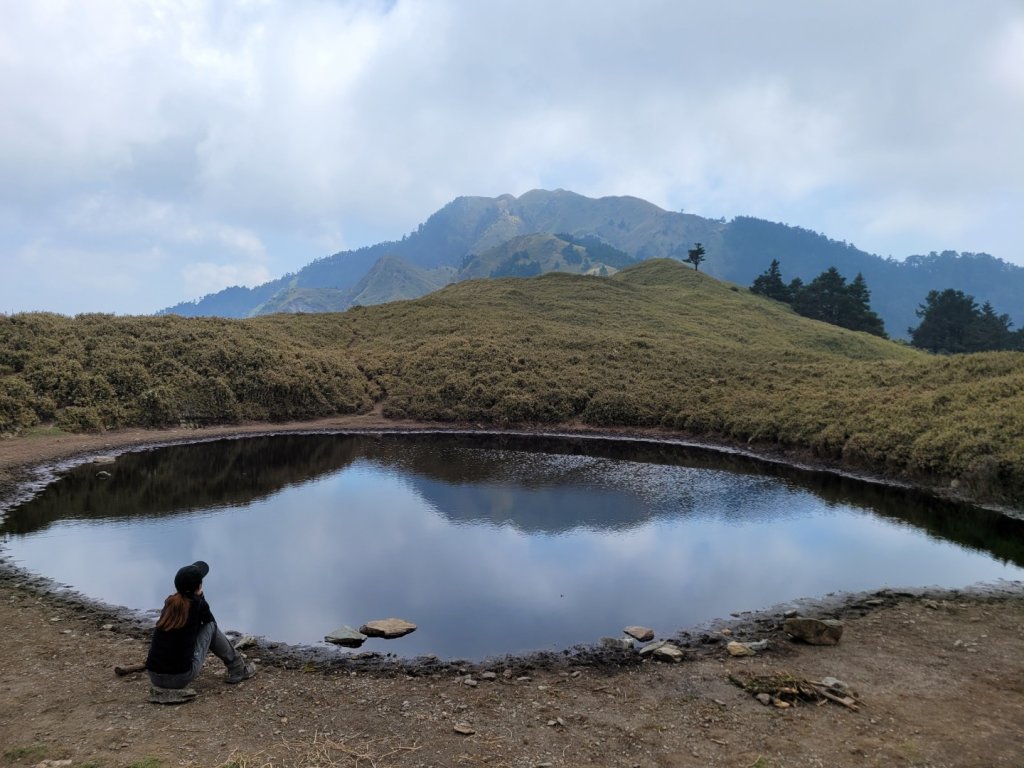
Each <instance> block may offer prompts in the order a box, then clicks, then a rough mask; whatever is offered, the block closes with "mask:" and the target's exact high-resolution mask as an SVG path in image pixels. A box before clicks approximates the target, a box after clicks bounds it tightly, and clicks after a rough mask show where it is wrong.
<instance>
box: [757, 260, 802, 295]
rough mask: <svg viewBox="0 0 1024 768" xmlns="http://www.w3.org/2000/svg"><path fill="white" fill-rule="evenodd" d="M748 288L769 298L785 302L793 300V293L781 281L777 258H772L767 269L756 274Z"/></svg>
mask: <svg viewBox="0 0 1024 768" xmlns="http://www.w3.org/2000/svg"><path fill="white" fill-rule="evenodd" d="M750 290H751V291H753V292H754V293H757V294H760V295H761V296H767V297H768V298H769V299H775V300H776V301H784V302H786V303H787V304H788V303H789V302H790V301H792V300H793V294H792V293H791V292H790V290H789V286H787V285H786V284H785V283H784V282H782V270H781V269H780V268H779V260H778V259H772V263H771V264H770V265H769V267H768V269H767V270H765V271H764V272H763V273H761V274H760V275H758V276H757V277H756V278H755V279H754V282H753V283H752V284H751V286H750Z"/></svg>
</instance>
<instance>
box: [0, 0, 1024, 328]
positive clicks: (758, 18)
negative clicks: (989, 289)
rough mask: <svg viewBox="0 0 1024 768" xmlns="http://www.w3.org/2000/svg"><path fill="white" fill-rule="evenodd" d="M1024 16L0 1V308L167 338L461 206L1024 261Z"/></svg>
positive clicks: (554, 3)
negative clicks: (537, 192)
mask: <svg viewBox="0 0 1024 768" xmlns="http://www.w3.org/2000/svg"><path fill="white" fill-rule="evenodd" d="M1022 137H1024V0H986V1H985V2H984V3H977V2H972V1H968V0H943V2H941V3H936V2H933V0H901V2H898V3H892V2H888V1H885V2H882V1H881V0H862V1H861V2H857V3H822V2H814V1H813V0H804V1H803V2H793V1H791V0H775V1H774V2H771V3H765V2H760V1H759V0H745V1H743V2H741V1H740V0H722V1H721V2H715V3H709V2H703V1H701V2H698V1H697V0H600V2H596V1H594V0H515V1H514V2H513V1H511V0H486V1H484V2H478V1H477V0H388V1H385V0H239V1H238V2H217V0H210V1H208V2H207V1H200V0H178V1H175V0H148V1H147V2H132V1H131V0H90V1H89V2H87V3H83V2H79V1H78V0H66V1H58V0H32V2H24V0H0V313H7V314H10V313H14V312H21V311H37V310H42V311H51V312H59V313H62V314H68V315H73V314H78V313H82V312H112V313H116V314H148V313H152V312H155V311H158V310H160V309H162V308H165V307H168V306H171V305H173V304H176V303H178V302H181V301H188V300H193V299H198V298H200V297H202V296H204V295H206V294H208V293H213V292H216V291H218V290H221V289H222V288H225V287H227V286H230V285H247V286H253V285H258V284H260V283H263V282H266V281H267V280H271V279H274V278H277V277H280V276H281V275H283V274H286V273H289V272H296V271H298V270H299V269H301V268H302V267H303V266H305V265H306V264H308V263H309V262H311V261H313V260H315V259H317V258H321V257H323V256H327V255H329V254H332V253H334V252H337V251H340V250H346V249H351V248H358V247H361V246H364V245H370V244H373V243H376V242H380V241H382V240H395V239H400V238H401V237H402V235H403V234H406V233H409V232H411V231H413V230H415V229H416V227H417V225H418V224H419V223H421V222H422V221H424V220H426V219H427V217H428V216H430V214H431V213H433V212H434V211H436V210H437V209H439V208H440V207H442V206H443V205H444V204H446V203H447V202H449V201H450V200H452V199H454V198H455V197H458V196H460V195H484V196H497V195H500V194H505V193H511V194H513V195H520V194H522V193H524V192H527V191H529V190H530V189H535V188H544V189H556V188H562V189H569V190H572V191H574V192H578V193H581V194H584V195H588V196H591V197H601V196H605V195H633V196H636V197H641V198H644V199H646V200H649V201H651V202H652V203H655V204H656V205H659V206H661V207H663V208H665V209H667V210H676V211H678V210H685V211H686V212H688V213H696V214H700V215H703V216H708V217H711V218H719V217H725V218H727V219H729V218H732V217H734V216H743V215H750V216H757V217H760V218H764V219H769V220H772V221H781V222H785V223H787V224H791V225H795V226H801V227H805V228H807V229H812V230H815V231H818V232H822V233H824V234H826V235H828V236H829V237H831V238H833V239H836V240H845V241H847V242H850V243H853V244H854V245H856V246H857V247H859V248H861V249H863V250H866V251H869V252H871V253H877V254H879V255H881V256H893V257H895V258H904V257H906V256H908V255H911V254H918V253H928V252H929V251H933V250H934V251H941V250H946V249H951V250H957V251H970V252H987V253H991V254H992V255H994V256H997V257H999V258H1002V259H1005V260H1007V261H1010V262H1013V263H1016V264H1022V265H1024V214H1022V212H1024V138H1022Z"/></svg>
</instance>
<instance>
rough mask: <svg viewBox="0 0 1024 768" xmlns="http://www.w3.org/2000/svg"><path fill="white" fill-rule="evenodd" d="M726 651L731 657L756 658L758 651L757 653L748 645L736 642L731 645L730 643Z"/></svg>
mask: <svg viewBox="0 0 1024 768" xmlns="http://www.w3.org/2000/svg"><path fill="white" fill-rule="evenodd" d="M725 650H727V651H728V652H729V655H730V656H756V655H757V651H755V650H754V649H753V648H751V647H750V646H749V645H747V644H746V643H738V642H736V641H735V640H733V641H732V642H731V643H729V644H728V645H727V646H725Z"/></svg>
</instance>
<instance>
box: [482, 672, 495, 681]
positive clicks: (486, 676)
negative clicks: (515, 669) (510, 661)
mask: <svg viewBox="0 0 1024 768" xmlns="http://www.w3.org/2000/svg"><path fill="white" fill-rule="evenodd" d="M480 679H481V680H497V679H498V673H497V672H481V673H480Z"/></svg>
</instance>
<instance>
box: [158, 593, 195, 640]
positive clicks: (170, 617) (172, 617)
mask: <svg viewBox="0 0 1024 768" xmlns="http://www.w3.org/2000/svg"><path fill="white" fill-rule="evenodd" d="M191 606H192V602H191V601H190V600H189V599H188V598H187V597H185V596H184V595H182V594H181V593H180V592H175V593H174V594H173V595H168V597H167V599H166V600H164V609H163V610H162V611H160V618H159V619H158V620H157V622H156V628H157V629H162V630H164V631H169V630H172V629H181V628H182V627H184V626H185V624H186V623H187V622H188V610H189V608H190V607H191Z"/></svg>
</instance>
